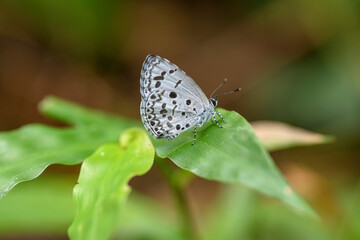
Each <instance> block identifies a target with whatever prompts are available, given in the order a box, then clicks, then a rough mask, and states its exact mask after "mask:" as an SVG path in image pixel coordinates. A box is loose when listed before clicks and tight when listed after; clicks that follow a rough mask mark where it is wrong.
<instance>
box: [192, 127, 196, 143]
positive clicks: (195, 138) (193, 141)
mask: <svg viewBox="0 0 360 240" xmlns="http://www.w3.org/2000/svg"><path fill="white" fill-rule="evenodd" d="M196 127H197V126H195V129H194V140H193V143H192V144H191V146H192V145H194V144H195V139H196Z"/></svg>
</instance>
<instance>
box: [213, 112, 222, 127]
mask: <svg viewBox="0 0 360 240" xmlns="http://www.w3.org/2000/svg"><path fill="white" fill-rule="evenodd" d="M212 117H213V119H214V121H215V122H216V125H218V127H219V128H222V126H221V125H220V124H219V123H218V121H217V120H216V118H215V112H214V113H213V114H212Z"/></svg>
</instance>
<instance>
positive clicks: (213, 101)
mask: <svg viewBox="0 0 360 240" xmlns="http://www.w3.org/2000/svg"><path fill="white" fill-rule="evenodd" d="M209 102H210V104H211V105H212V106H213V107H214V108H215V107H216V106H217V104H218V98H217V97H216V98H209Z"/></svg>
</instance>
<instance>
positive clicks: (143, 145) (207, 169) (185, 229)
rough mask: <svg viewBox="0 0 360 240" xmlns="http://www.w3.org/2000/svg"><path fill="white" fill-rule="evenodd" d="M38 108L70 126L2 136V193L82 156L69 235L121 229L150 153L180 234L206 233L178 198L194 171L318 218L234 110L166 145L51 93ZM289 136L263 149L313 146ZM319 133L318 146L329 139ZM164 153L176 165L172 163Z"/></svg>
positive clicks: (95, 235) (34, 127)
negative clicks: (134, 180) (169, 193)
mask: <svg viewBox="0 0 360 240" xmlns="http://www.w3.org/2000/svg"><path fill="white" fill-rule="evenodd" d="M40 111H41V112H42V113H43V114H44V115H46V116H48V117H52V118H55V119H57V120H59V121H61V122H64V123H66V124H69V125H71V126H70V127H63V128H55V127H50V126H45V125H41V124H30V125H27V126H24V127H22V128H20V129H18V130H14V131H10V132H5V133H1V134H0V146H1V148H0V166H1V168H0V197H4V196H5V195H6V194H7V193H8V192H9V191H10V190H11V189H12V188H13V187H14V186H15V185H16V184H18V183H20V182H24V181H28V180H32V179H35V178H36V177H38V176H39V175H40V174H41V173H42V172H43V171H44V169H45V168H46V167H47V166H49V165H51V164H65V165H73V164H78V163H80V162H82V161H84V162H83V163H82V168H81V172H80V176H79V179H78V183H77V184H76V186H75V188H74V193H73V195H74V196H73V198H74V207H75V216H74V220H73V223H72V225H71V226H70V228H69V231H68V232H69V236H70V238H71V239H89V240H90V239H109V238H110V236H111V235H112V234H113V233H114V232H115V230H116V229H119V226H118V225H117V224H118V222H117V219H118V218H119V216H122V215H126V211H125V209H124V205H125V201H126V199H127V197H128V194H129V192H130V188H129V187H128V182H129V180H130V179H131V177H133V176H134V175H142V174H144V173H146V172H147V171H148V170H149V169H150V168H151V166H152V165H153V162H154V157H155V164H156V166H157V167H159V168H160V169H161V171H162V172H163V173H164V176H165V179H166V180H167V181H168V183H169V186H171V188H172V190H173V192H174V196H175V197H176V200H177V205H178V210H179V211H178V215H179V219H180V221H181V227H179V230H178V231H179V232H178V234H176V236H177V237H178V238H179V239H184V238H185V239H196V238H200V237H205V236H206V234H200V235H201V236H199V235H198V233H197V231H196V230H194V228H193V224H192V223H191V218H190V216H189V210H188V207H187V205H186V201H185V197H184V189H185V188H186V185H187V183H188V182H189V181H190V180H191V178H192V177H193V176H194V175H197V176H199V177H202V178H205V179H210V180H215V181H219V182H223V183H228V184H230V183H234V184H241V185H243V186H246V187H248V188H250V189H254V190H256V191H258V192H260V193H263V194H265V195H268V196H271V197H274V198H277V199H279V200H280V201H282V202H284V203H286V204H287V205H289V206H291V207H292V208H293V209H294V210H296V211H297V212H299V213H301V214H304V215H307V216H310V217H315V218H316V216H317V215H316V213H315V212H314V211H313V210H312V209H311V208H310V207H309V206H308V204H307V203H306V202H305V201H304V200H303V199H302V198H301V197H300V196H299V195H298V194H297V193H296V192H295V191H294V190H293V189H292V188H291V186H290V185H289V184H288V183H287V181H286V180H285V179H284V177H283V176H282V175H281V173H280V172H279V170H278V169H277V167H276V166H275V164H274V163H273V161H272V159H271V157H270V155H269V154H268V152H267V151H266V150H265V148H264V146H263V144H262V143H261V142H260V140H259V139H258V138H257V137H256V135H255V133H254V131H253V129H252V127H251V125H250V124H249V123H248V122H247V121H246V120H245V119H244V118H243V117H241V116H240V115H239V114H237V113H236V112H229V111H226V110H223V109H220V112H221V114H222V115H223V116H224V118H225V119H226V120H227V123H226V124H224V128H223V129H218V128H217V127H216V126H215V125H214V124H212V123H211V122H208V123H207V124H205V125H204V126H203V127H202V129H201V133H200V134H199V136H198V138H197V141H196V144H195V145H194V146H191V141H192V138H193V135H192V132H191V131H187V132H185V133H183V134H181V135H180V136H179V137H178V138H176V139H174V140H172V141H169V142H166V141H164V140H155V139H153V138H152V137H148V136H147V133H146V132H145V130H144V129H143V126H142V124H141V123H140V122H139V121H132V120H128V119H125V118H122V117H118V116H113V115H110V114H104V113H102V112H98V111H95V110H91V109H87V108H85V107H82V106H79V105H76V104H73V103H70V102H67V101H65V100H62V99H59V98H56V97H48V98H46V99H45V100H44V101H43V102H42V103H41V104H40ZM270 124H271V123H270ZM308 134H310V133H308ZM294 136H295V137H294V138H287V139H285V140H284V141H280V142H279V141H273V142H271V138H270V142H269V138H267V139H265V140H266V142H265V146H267V147H268V149H269V150H276V149H282V148H286V147H289V146H293V145H306V144H313V143H314V141H311V140H307V141H302V140H301V139H300V140H299V139H297V138H296V134H294ZM317 136H318V138H317V143H321V142H327V141H329V140H330V138H328V137H324V136H321V135H317ZM319 136H320V137H319ZM118 139H119V140H118ZM315 142H316V141H315ZM155 152H156V155H155ZM167 158H168V159H170V160H171V161H173V162H174V163H175V164H176V165H177V166H179V168H178V169H174V168H172V167H170V166H169V162H168V161H169V160H168V159H167ZM84 159H85V160H84ZM0 205H1V201H0ZM153 217H154V218H155V216H153ZM150 222H151V220H150V221H149V223H148V224H151V223H150ZM200 232H201V231H200ZM168 234H169V233H164V235H163V237H164V239H169V238H168V237H169V235H168ZM160 238H161V237H160V236H157V237H155V238H154V239H160ZM150 239H153V238H150ZM172 239H175V237H174V236H172Z"/></svg>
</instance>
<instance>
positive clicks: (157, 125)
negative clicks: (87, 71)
mask: <svg viewBox="0 0 360 240" xmlns="http://www.w3.org/2000/svg"><path fill="white" fill-rule="evenodd" d="M225 82H226V79H225V80H224V81H223V82H222V83H221V84H220V86H219V87H217V88H216V89H215V90H214V91H213V93H212V94H211V96H210V98H209V99H208V98H207V97H206V95H205V94H204V92H203V91H202V90H201V89H200V87H199V86H198V85H197V84H196V83H195V81H194V80H193V79H191V77H189V76H188V75H187V74H186V73H185V72H184V71H183V70H181V69H180V68H179V67H178V66H176V65H175V64H173V63H171V62H170V61H169V60H167V59H165V58H162V57H160V56H157V55H152V54H150V55H148V56H147V57H146V59H145V61H144V63H143V66H142V69H141V75H140V93H141V103H140V115H141V119H142V122H143V123H144V126H145V128H146V129H147V130H148V131H149V132H150V133H151V134H152V135H153V136H154V137H155V138H165V139H166V140H171V139H173V138H176V137H177V136H179V134H181V133H182V132H184V131H186V130H188V129H190V128H192V127H195V128H194V139H193V143H192V145H193V144H194V143H195V139H196V128H197V127H201V126H202V125H203V124H204V123H205V122H207V121H208V120H209V119H210V118H212V119H213V120H214V121H215V123H216V124H217V126H218V127H220V128H221V127H222V126H221V125H220V124H219V122H218V121H217V120H216V118H215V115H216V114H217V115H219V117H220V118H221V119H222V120H223V121H224V122H225V120H224V118H223V117H222V116H221V114H220V112H218V111H216V106H217V103H218V96H220V95H224V94H228V93H232V92H236V91H239V90H240V88H238V89H235V90H233V91H231V92H228V93H223V94H219V95H217V96H215V97H212V96H213V94H214V93H215V92H216V91H217V90H218V89H219V88H220V87H221V86H222V85H223V84H224V83H225Z"/></svg>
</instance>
